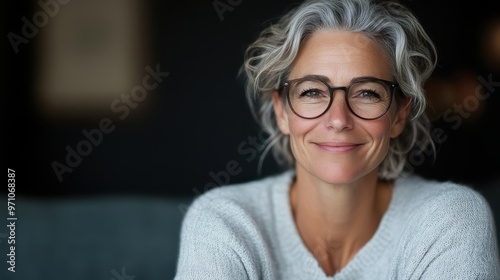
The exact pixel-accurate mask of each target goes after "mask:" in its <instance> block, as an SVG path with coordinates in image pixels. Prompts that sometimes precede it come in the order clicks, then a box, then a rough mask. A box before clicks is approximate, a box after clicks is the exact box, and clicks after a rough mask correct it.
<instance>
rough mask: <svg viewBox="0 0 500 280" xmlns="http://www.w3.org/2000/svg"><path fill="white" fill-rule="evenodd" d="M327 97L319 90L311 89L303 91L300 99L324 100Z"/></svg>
mask: <svg viewBox="0 0 500 280" xmlns="http://www.w3.org/2000/svg"><path fill="white" fill-rule="evenodd" d="M326 96H327V95H326V94H325V93H324V91H322V90H320V89H317V88H310V89H305V90H303V91H302V93H301V94H300V98H314V99H316V98H324V97H326Z"/></svg>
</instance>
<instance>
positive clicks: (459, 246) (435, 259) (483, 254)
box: [397, 176, 500, 279]
mask: <svg viewBox="0 0 500 280" xmlns="http://www.w3.org/2000/svg"><path fill="white" fill-rule="evenodd" d="M398 184H399V185H398V186H397V188H398V193H399V194H400V202H399V208H398V211H401V212H404V213H406V214H405V215H402V216H401V217H400V218H404V223H405V224H406V226H405V227H404V231H403V235H402V239H401V241H402V242H403V243H404V244H405V245H404V248H406V250H405V251H406V252H408V251H410V252H412V255H411V257H408V258H407V260H405V264H407V265H408V268H409V271H416V273H417V275H418V274H419V273H422V275H427V276H429V275H432V277H431V278H432V279H439V277H443V275H450V277H451V275H455V276H457V277H459V276H460V275H462V276H464V275H467V279H472V278H474V279H496V278H489V277H492V276H493V275H494V276H495V277H498V275H499V273H500V266H499V264H500V262H499V258H498V257H499V256H498V247H497V246H498V245H497V239H496V228H495V222H494V218H493V213H492V211H491V208H490V206H489V204H488V202H487V200H486V199H485V198H484V197H483V196H482V195H481V194H480V193H479V192H478V191H476V190H474V189H473V188H472V187H469V186H467V185H464V184H460V183H456V182H450V181H444V182H443V181H435V180H429V179H424V178H422V177H418V176H410V177H406V178H402V179H400V180H398ZM401 198H402V199H401ZM452 268H453V269H452ZM443 273H444V274H443ZM473 275H474V277H473ZM486 275H487V276H486ZM469 276H470V277H471V278H468V277H469ZM483 276H486V278H483ZM436 277H437V278H436ZM446 277H447V276H446ZM475 277H477V278H475ZM451 278H453V277H451ZM451 278H450V279H451ZM419 279H420V278H419ZM422 279H428V278H425V277H423V278H422ZM446 279H448V278H446ZM453 279H456V278H453Z"/></svg>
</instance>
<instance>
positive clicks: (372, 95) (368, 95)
mask: <svg viewBox="0 0 500 280" xmlns="http://www.w3.org/2000/svg"><path fill="white" fill-rule="evenodd" d="M358 96H359V97H360V98H363V99H372V100H379V99H380V98H381V96H380V94H378V93H377V92H376V91H374V90H371V89H365V90H362V91H361V92H360V93H359V94H358Z"/></svg>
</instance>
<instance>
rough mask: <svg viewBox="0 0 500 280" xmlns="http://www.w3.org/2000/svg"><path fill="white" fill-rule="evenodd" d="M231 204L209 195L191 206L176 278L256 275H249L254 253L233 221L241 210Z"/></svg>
mask: <svg viewBox="0 0 500 280" xmlns="http://www.w3.org/2000/svg"><path fill="white" fill-rule="evenodd" d="M230 208H231V206H230V203H228V201H221V199H213V198H210V196H207V195H205V196H203V197H200V198H199V199H197V200H195V201H194V202H193V204H192V205H191V206H190V207H189V209H188V211H187V213H186V216H185V217H184V220H183V224H182V228H181V238H180V249H179V258H178V263H177V272H176V276H175V278H174V280H204V279H207V280H208V279H210V280H214V279H220V280H226V279H227V280H234V279H241V280H245V279H256V278H254V277H250V276H251V275H249V274H252V269H251V267H249V265H248V264H249V263H251V255H250V254H249V253H248V251H247V250H245V244H244V242H243V240H242V238H241V236H239V237H238V232H237V227H236V226H235V225H234V223H235V222H234V220H235V219H237V217H235V215H237V214H238V213H235V211H234V210H233V209H230ZM247 270H248V271H247Z"/></svg>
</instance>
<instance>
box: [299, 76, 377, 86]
mask: <svg viewBox="0 0 500 280" xmlns="http://www.w3.org/2000/svg"><path fill="white" fill-rule="evenodd" d="M313 79H314V80H320V81H322V82H324V83H327V84H331V81H330V78H328V77H327V76H323V75H306V76H304V77H302V78H298V79H294V80H313ZM365 79H381V78H377V77H374V76H361V77H355V78H353V79H351V81H349V84H352V83H354V82H358V81H362V80H365Z"/></svg>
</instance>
